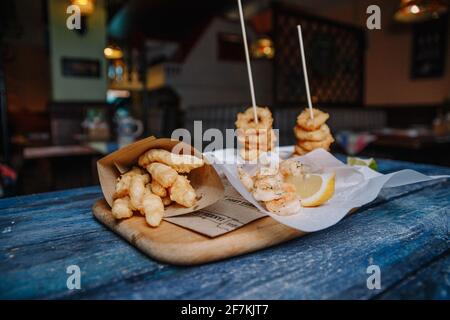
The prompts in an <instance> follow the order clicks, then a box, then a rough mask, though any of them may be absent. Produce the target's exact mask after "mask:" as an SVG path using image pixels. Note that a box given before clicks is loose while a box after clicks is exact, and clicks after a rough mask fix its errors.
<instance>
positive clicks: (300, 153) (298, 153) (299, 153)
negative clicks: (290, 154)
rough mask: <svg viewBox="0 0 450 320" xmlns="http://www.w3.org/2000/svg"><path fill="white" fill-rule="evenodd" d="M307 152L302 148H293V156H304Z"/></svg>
mask: <svg viewBox="0 0 450 320" xmlns="http://www.w3.org/2000/svg"><path fill="white" fill-rule="evenodd" d="M307 153H308V151H307V150H305V149H303V148H302V147H300V146H298V145H296V146H295V148H294V156H303V155H305V154H307Z"/></svg>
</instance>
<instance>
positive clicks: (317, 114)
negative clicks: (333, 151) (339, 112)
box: [294, 109, 334, 156]
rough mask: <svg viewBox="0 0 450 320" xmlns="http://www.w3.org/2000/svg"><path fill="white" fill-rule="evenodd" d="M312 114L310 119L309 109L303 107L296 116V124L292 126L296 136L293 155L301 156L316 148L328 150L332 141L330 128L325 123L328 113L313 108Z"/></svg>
mask: <svg viewBox="0 0 450 320" xmlns="http://www.w3.org/2000/svg"><path fill="white" fill-rule="evenodd" d="M313 114H314V119H311V115H310V111H309V109H305V110H303V111H302V113H300V115H299V116H298V117H297V125H296V126H295V127H294V133H295V137H296V138H297V144H296V146H295V151H294V154H295V155H300V156H301V155H304V154H306V153H308V152H310V151H312V150H314V149H318V148H323V149H325V150H327V151H330V146H331V144H332V143H333V142H334V138H333V136H332V135H331V132H330V128H329V127H328V126H327V125H326V123H325V122H326V121H327V120H328V118H329V117H330V115H329V114H328V113H326V112H323V111H320V110H318V109H313Z"/></svg>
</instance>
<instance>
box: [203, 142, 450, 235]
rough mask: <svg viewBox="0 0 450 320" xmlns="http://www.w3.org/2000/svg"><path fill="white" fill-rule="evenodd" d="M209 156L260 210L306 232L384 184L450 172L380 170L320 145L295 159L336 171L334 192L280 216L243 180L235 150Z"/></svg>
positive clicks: (362, 200)
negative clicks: (345, 159)
mask: <svg viewBox="0 0 450 320" xmlns="http://www.w3.org/2000/svg"><path fill="white" fill-rule="evenodd" d="M292 150H293V148H292V147H282V148H280V149H279V154H280V157H281V158H287V156H289V155H290V154H291V153H292ZM206 156H207V157H209V158H210V160H212V162H214V163H215V164H214V166H215V168H216V170H218V171H219V173H223V174H225V176H226V177H227V178H228V180H229V182H230V184H231V185H232V186H233V187H234V188H235V189H236V190H237V191H238V192H239V193H240V194H241V195H242V196H243V197H244V198H245V199H246V200H247V201H249V202H250V203H252V204H253V205H254V206H255V207H257V208H258V210H259V211H260V212H262V213H264V214H266V215H270V216H271V217H272V218H273V219H275V220H277V221H278V222H280V223H283V224H285V225H287V226H290V227H292V228H295V229H298V230H301V231H304V232H315V231H319V230H322V229H325V228H328V227H330V226H332V225H334V224H336V223H337V222H339V221H340V220H341V219H343V218H344V217H345V216H346V215H347V214H348V213H349V212H350V210H352V209H353V208H358V207H361V206H363V205H365V204H368V203H369V202H371V201H373V200H375V198H376V197H377V196H378V194H379V193H380V191H381V189H383V188H392V187H399V186H403V185H407V184H412V183H417V182H424V181H430V180H433V179H439V178H448V176H426V175H424V174H421V173H419V172H417V171H414V170H409V169H406V170H401V171H397V172H394V173H389V174H381V173H379V172H376V171H374V170H372V169H370V168H368V167H361V166H348V165H346V164H344V163H343V162H341V161H339V160H338V159H336V158H335V157H334V156H333V155H332V154H330V153H329V152H327V151H325V150H323V149H317V150H314V151H312V152H310V153H308V154H307V155H304V156H299V157H296V159H299V160H300V161H301V162H302V163H303V164H306V165H309V166H311V167H312V168H313V169H314V171H319V172H323V173H326V172H335V173H336V186H335V187H336V189H335V194H334V196H333V197H332V198H331V199H330V200H329V201H328V202H327V203H325V204H323V205H322V206H319V207H316V208H302V209H301V211H299V212H298V213H296V214H294V215H291V216H279V215H276V214H273V213H271V212H269V211H267V210H266V209H265V208H264V206H263V204H260V203H259V202H258V201H256V200H255V199H254V198H253V196H252V195H251V194H250V192H248V191H247V189H245V187H244V186H243V184H242V183H241V181H240V179H239V176H238V171H237V166H238V164H243V163H244V161H243V160H242V159H241V158H240V157H239V156H238V155H237V153H236V150H234V149H225V150H219V151H216V152H213V153H209V154H206ZM249 168H250V167H249V166H244V169H245V170H250V169H249Z"/></svg>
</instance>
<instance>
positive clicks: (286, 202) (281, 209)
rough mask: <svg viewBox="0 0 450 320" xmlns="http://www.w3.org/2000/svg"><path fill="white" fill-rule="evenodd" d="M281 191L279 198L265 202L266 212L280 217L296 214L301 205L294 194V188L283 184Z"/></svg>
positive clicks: (288, 184)
mask: <svg viewBox="0 0 450 320" xmlns="http://www.w3.org/2000/svg"><path fill="white" fill-rule="evenodd" d="M282 190H283V193H282V196H281V197H280V198H278V199H274V200H271V201H266V202H265V205H266V208H267V210H269V211H270V212H273V213H276V214H279V215H282V216H287V215H291V214H294V213H296V212H298V211H299V210H300V209H301V203H300V200H299V199H298V196H297V193H296V192H295V190H296V189H295V186H294V185H292V184H290V183H283V186H282Z"/></svg>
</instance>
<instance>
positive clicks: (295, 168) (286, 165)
mask: <svg viewBox="0 0 450 320" xmlns="http://www.w3.org/2000/svg"><path fill="white" fill-rule="evenodd" d="M280 173H281V174H282V175H283V176H284V177H294V176H300V175H302V174H303V173H304V167H303V164H301V163H300V162H299V161H296V160H293V159H287V160H284V161H282V162H281V163H280Z"/></svg>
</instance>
